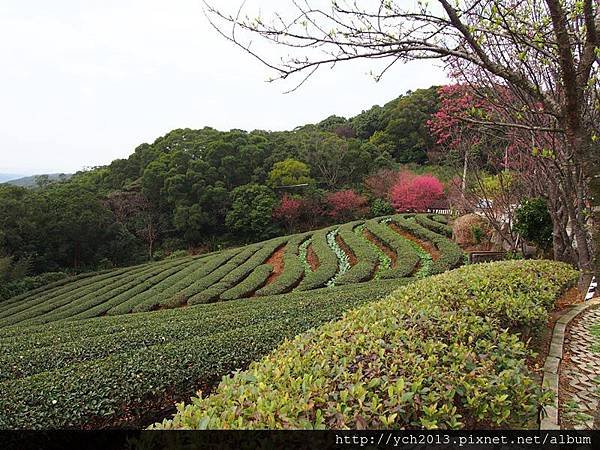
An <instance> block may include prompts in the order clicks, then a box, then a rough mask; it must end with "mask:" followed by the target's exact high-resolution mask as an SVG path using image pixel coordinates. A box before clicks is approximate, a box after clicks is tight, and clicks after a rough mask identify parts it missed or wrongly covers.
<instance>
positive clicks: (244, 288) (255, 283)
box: [221, 264, 273, 300]
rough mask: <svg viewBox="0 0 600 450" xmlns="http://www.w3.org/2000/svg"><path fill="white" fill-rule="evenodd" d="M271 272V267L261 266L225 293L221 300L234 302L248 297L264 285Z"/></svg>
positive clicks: (268, 265) (267, 265)
mask: <svg viewBox="0 0 600 450" xmlns="http://www.w3.org/2000/svg"><path fill="white" fill-rule="evenodd" d="M271 272H273V266H272V265H270V264H262V265H260V266H258V267H257V268H256V269H254V270H253V271H252V273H251V274H250V275H248V276H247V277H246V278H245V279H244V280H242V281H241V282H239V283H238V284H237V285H235V286H233V287H232V288H230V289H229V290H228V291H225V292H224V293H223V294H222V295H221V300H235V299H236V298H244V297H248V296H249V295H250V294H252V293H254V292H255V291H256V290H257V289H259V288H260V287H261V286H263V285H264V284H265V281H267V278H269V275H271Z"/></svg>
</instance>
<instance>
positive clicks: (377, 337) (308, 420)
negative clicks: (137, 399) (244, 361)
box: [153, 261, 578, 429]
mask: <svg viewBox="0 0 600 450" xmlns="http://www.w3.org/2000/svg"><path fill="white" fill-rule="evenodd" d="M577 278H578V273H577V272H576V271H575V270H573V269H572V268H571V267H569V266H567V265H565V264H562V263H557V262H550V261H510V262H500V263H490V264H481V265H476V266H468V267H464V268H461V269H457V270H455V271H452V272H448V273H445V274H442V275H439V276H436V277H433V278H430V279H426V280H421V281H418V282H416V283H413V284H411V285H409V286H405V287H403V288H400V289H399V290H397V291H396V292H394V293H393V294H392V295H390V296H389V297H388V298H387V299H385V300H383V301H380V302H377V303H374V304H369V305H367V306H364V307H361V308H358V309H355V310H352V311H350V312H348V313H346V314H345V315H344V317H343V318H342V319H341V320H339V321H337V322H331V323H328V324H326V325H323V326H321V327H320V328H318V329H316V330H311V331H308V332H307V333H305V334H303V335H301V336H298V337H296V338H295V339H293V340H291V341H287V342H285V343H284V344H283V345H282V346H281V347H279V348H278V349H277V350H276V351H274V352H273V353H271V354H270V355H269V356H267V357H265V358H264V359H262V360H261V361H260V362H256V363H253V364H251V366H250V368H249V369H248V370H247V371H244V372H239V373H236V374H234V375H233V376H226V377H224V378H223V380H222V381H221V383H220V385H219V386H218V388H217V390H216V391H215V393H214V394H213V395H211V396H208V397H204V398H202V397H200V398H194V399H192V402H191V403H190V404H188V405H187V406H185V405H183V404H180V405H178V412H177V414H176V415H175V416H174V418H173V419H172V420H165V421H164V422H163V423H161V424H155V425H154V426H153V428H166V429H174V428H186V429H187V428H192V429H205V428H244V429H250V428H269V429H275V428H307V429H313V428H334V429H346V428H350V429H356V428H390V429H405V428H425V429H430V428H444V429H446V428H450V429H454V428H491V427H516V428H520V427H531V426H532V425H535V421H536V418H537V412H538V409H539V408H540V407H542V406H544V405H545V404H547V403H548V402H549V400H550V394H549V393H544V392H542V390H541V388H540V386H539V383H538V381H537V380H536V379H535V376H534V374H533V373H531V371H530V370H529V368H528V366H527V364H526V360H527V358H528V357H529V356H530V355H531V352H530V350H528V349H527V347H526V345H525V343H524V342H523V341H521V340H520V339H519V335H518V334H517V332H518V331H519V330H520V329H522V328H523V327H532V326H536V325H539V324H542V323H544V322H545V321H546V320H547V318H548V313H547V309H548V308H549V307H550V306H551V305H552V304H553V302H554V300H555V299H556V298H557V297H558V296H559V295H560V293H561V292H563V291H564V289H565V288H566V287H568V286H571V285H573V284H575V283H576V281H577ZM524 280H526V281H525V282H524ZM506 325H509V327H508V329H507V328H505V327H506Z"/></svg>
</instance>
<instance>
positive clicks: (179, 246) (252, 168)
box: [0, 87, 449, 280]
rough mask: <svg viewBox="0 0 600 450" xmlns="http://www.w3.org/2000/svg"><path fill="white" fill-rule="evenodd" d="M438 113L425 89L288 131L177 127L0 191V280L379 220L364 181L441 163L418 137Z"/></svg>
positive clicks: (384, 209) (381, 209)
mask: <svg viewBox="0 0 600 450" xmlns="http://www.w3.org/2000/svg"><path fill="white" fill-rule="evenodd" d="M438 106H439V94H438V88H436V87H431V88H429V89H422V90H417V91H415V92H408V93H407V94H406V95H401V96H400V97H398V98H396V99H395V100H392V101H390V102H389V103H387V104H386V105H384V106H383V107H381V106H373V107H372V108H370V109H368V110H366V111H363V112H362V113H360V114H358V115H357V116H355V117H352V118H350V119H346V118H344V117H339V116H331V117H328V118H326V119H325V120H323V121H321V122H319V123H317V124H310V125H304V126H300V127H297V128H296V129H294V130H292V131H282V132H269V131H260V130H255V131H251V132H246V131H243V130H231V131H228V132H223V131H218V130H215V129H212V128H208V127H205V128H202V129H199V130H192V129H176V130H173V131H171V132H169V133H168V134H166V135H165V136H162V137H160V138H158V139H156V140H155V141H154V142H153V143H152V144H147V143H144V144H141V145H140V146H138V147H137V148H136V149H135V151H134V152H133V153H132V154H131V155H130V156H129V158H127V159H119V160H115V161H113V162H112V163H111V164H109V165H107V166H102V167H96V168H93V169H91V170H87V171H82V172H78V173H77V174H75V175H74V176H73V177H71V178H70V179H68V180H61V181H52V180H49V179H47V178H44V177H41V178H40V179H38V182H37V186H36V187H35V188H33V189H26V188H22V187H16V186H10V185H6V184H3V185H0V220H1V223H0V256H1V257H2V259H1V261H2V265H3V269H2V270H1V271H0V273H2V274H3V275H2V276H3V277H4V278H5V279H9V280H17V279H19V278H21V277H22V276H23V275H24V274H29V275H37V274H42V273H47V272H57V271H68V272H80V271H87V270H97V269H103V268H110V267H114V266H123V265H129V264H134V263H139V262H142V261H145V260H147V259H152V258H162V257H165V256H166V255H169V254H171V253H173V252H175V251H178V250H186V251H189V250H192V251H195V252H205V251H210V250H215V249H219V248H223V247H227V246H232V245H239V244H242V243H248V242H253V241H257V240H261V239H265V238H267V237H272V236H276V235H280V234H284V233H286V232H291V231H298V230H301V229H302V228H310V227H312V228H314V227H317V226H321V225H324V224H327V223H328V222H331V221H333V220H341V219H344V220H347V219H352V218H353V217H356V216H361V217H366V216H369V215H376V214H385V213H388V212H389V210H390V208H391V206H390V204H389V202H387V201H386V200H385V199H382V198H379V199H378V198H377V197H378V194H377V189H373V188H372V187H371V189H369V183H366V184H365V180H366V179H367V178H368V177H369V176H373V174H376V173H377V172H378V171H382V170H385V169H398V168H399V167H400V166H401V165H408V166H409V167H411V168H412V169H413V170H415V171H417V172H422V171H423V170H424V169H423V165H427V164H431V163H433V162H435V163H439V162H440V161H437V160H435V161H432V159H434V155H435V152H433V151H431V150H432V149H433V148H434V142H433V139H432V137H431V135H430V133H429V131H428V127H427V121H428V120H429V118H430V117H431V116H432V114H434V113H435V112H436V111H437V108H438ZM436 159H439V158H436ZM441 162H442V163H443V162H444V161H441ZM427 170H430V171H434V172H435V173H436V174H437V175H438V176H439V177H440V178H442V179H444V177H448V176H449V175H448V170H446V169H445V168H444V167H443V166H440V165H435V166H434V165H432V166H431V167H430V168H429V169H427ZM372 184H373V183H372ZM375 184H376V183H375ZM300 224H301V225H300Z"/></svg>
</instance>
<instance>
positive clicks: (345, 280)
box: [336, 221, 379, 285]
mask: <svg viewBox="0 0 600 450" xmlns="http://www.w3.org/2000/svg"><path fill="white" fill-rule="evenodd" d="M362 223H363V222H362V221H359V222H350V223H347V224H344V225H342V226H341V227H340V230H339V234H340V238H341V239H342V240H343V241H344V242H345V243H346V245H347V246H348V248H349V249H350V250H351V251H352V253H354V256H355V257H356V264H355V265H354V266H352V267H351V268H350V269H349V270H348V271H347V272H346V273H345V274H343V275H340V276H339V277H337V279H336V284H337V285H342V284H352V283H362V282H363V281H367V280H370V279H371V278H373V275H374V273H375V270H376V268H377V264H378V262H379V256H378V255H377V253H376V252H375V251H374V250H373V248H372V246H371V244H370V243H369V242H367V240H366V239H364V238H361V237H360V236H359V235H358V234H357V233H355V231H354V228H355V227H357V226H360V225H361V224H362Z"/></svg>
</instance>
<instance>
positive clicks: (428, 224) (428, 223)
mask: <svg viewBox="0 0 600 450" xmlns="http://www.w3.org/2000/svg"><path fill="white" fill-rule="evenodd" d="M415 220H416V221H417V223H418V224H419V225H422V226H424V227H425V228H427V229H429V230H431V231H434V232H436V233H439V234H441V235H442V236H446V237H449V238H451V237H452V227H451V226H448V225H447V224H443V223H440V222H436V221H435V220H431V219H430V218H429V217H427V216H426V215H423V214H417V215H416V216H415Z"/></svg>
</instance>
